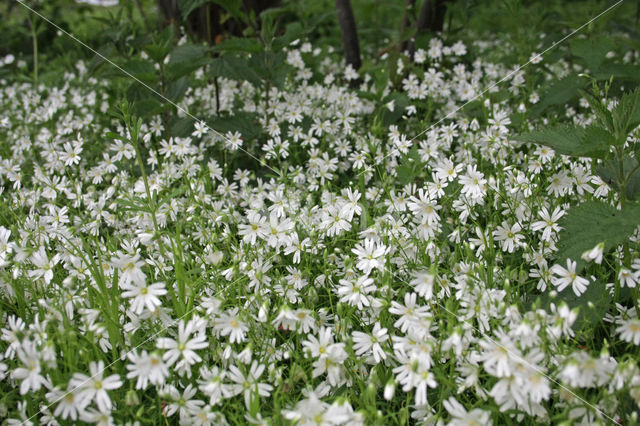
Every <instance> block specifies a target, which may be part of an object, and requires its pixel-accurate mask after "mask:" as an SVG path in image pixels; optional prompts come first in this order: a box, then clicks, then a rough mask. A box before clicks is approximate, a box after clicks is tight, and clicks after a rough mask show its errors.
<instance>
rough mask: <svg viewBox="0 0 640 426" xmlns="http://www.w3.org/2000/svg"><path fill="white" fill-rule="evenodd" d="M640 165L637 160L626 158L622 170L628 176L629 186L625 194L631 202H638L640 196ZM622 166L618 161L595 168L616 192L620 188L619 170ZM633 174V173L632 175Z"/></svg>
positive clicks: (627, 185)
mask: <svg viewBox="0 0 640 426" xmlns="http://www.w3.org/2000/svg"><path fill="white" fill-rule="evenodd" d="M638 166H640V163H639V162H638V160H637V159H635V158H630V157H628V158H625V159H624V161H623V162H622V168H623V172H624V174H625V176H627V184H626V187H625V194H626V196H627V198H628V199H629V200H636V199H637V198H638V195H640V168H638ZM619 167H620V165H619V164H618V163H617V162H616V161H607V162H606V163H604V164H598V165H596V166H595V167H594V171H595V173H596V174H597V175H598V176H600V178H601V179H602V180H603V181H605V182H606V183H607V184H609V186H611V187H612V188H613V189H614V190H615V191H619V188H618V183H617V182H618V178H617V176H618V174H619V171H618V168H619ZM632 172H633V173H632ZM629 173H631V175H629Z"/></svg>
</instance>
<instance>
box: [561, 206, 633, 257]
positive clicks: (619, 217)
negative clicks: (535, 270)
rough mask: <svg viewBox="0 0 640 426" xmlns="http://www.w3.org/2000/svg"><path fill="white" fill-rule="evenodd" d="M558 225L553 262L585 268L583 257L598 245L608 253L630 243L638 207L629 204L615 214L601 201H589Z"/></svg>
mask: <svg viewBox="0 0 640 426" xmlns="http://www.w3.org/2000/svg"><path fill="white" fill-rule="evenodd" d="M560 225H561V226H562V228H563V230H562V231H561V232H560V235H559V242H558V252H557V253H556V262H557V263H559V264H561V265H565V264H566V259H572V260H575V261H578V263H579V264H580V265H584V261H583V260H582V259H581V256H582V254H583V253H584V252H585V251H587V250H590V249H592V248H593V247H595V246H596V245H597V244H599V243H601V242H604V243H605V246H604V247H605V251H607V250H612V249H614V248H615V247H617V246H618V245H620V244H622V243H624V242H625V241H627V240H628V239H629V237H630V236H631V234H633V232H634V231H635V229H636V228H637V227H638V225H640V204H638V203H635V202H631V203H628V204H627V206H626V207H625V209H624V210H617V209H616V208H615V207H612V206H610V205H609V204H606V203H604V202H602V201H588V202H586V203H583V204H580V205H578V206H575V207H572V208H571V209H570V210H569V212H568V213H567V214H566V215H565V216H564V217H563V218H562V220H561V221H560Z"/></svg>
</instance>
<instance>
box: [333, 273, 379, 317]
mask: <svg viewBox="0 0 640 426" xmlns="http://www.w3.org/2000/svg"><path fill="white" fill-rule="evenodd" d="M375 290H376V286H375V284H374V283H373V278H369V277H368V276H366V275H365V276H362V277H359V278H358V279H357V280H356V281H353V280H350V279H349V280H347V279H342V280H340V287H338V295H340V301H341V302H346V303H348V304H350V305H351V306H357V307H358V309H363V308H364V306H370V304H371V303H370V301H369V298H368V297H367V294H369V293H371V292H373V291H375Z"/></svg>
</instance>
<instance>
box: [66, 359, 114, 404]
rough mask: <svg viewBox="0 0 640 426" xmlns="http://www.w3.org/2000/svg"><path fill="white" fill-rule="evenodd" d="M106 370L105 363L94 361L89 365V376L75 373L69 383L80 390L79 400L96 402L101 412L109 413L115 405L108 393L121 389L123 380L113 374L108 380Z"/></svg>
mask: <svg viewBox="0 0 640 426" xmlns="http://www.w3.org/2000/svg"><path fill="white" fill-rule="evenodd" d="M104 370H105V368H104V362H103V361H98V362H94V361H92V362H91V363H90V364H89V376H87V375H85V374H82V373H74V374H73V377H72V378H71V380H70V381H69V386H70V387H73V388H78V397H79V398H82V399H85V402H87V403H89V402H91V401H93V400H95V402H96V404H97V405H98V409H99V410H100V411H102V412H108V411H110V410H111V408H112V406H113V404H112V403H111V398H109V394H107V391H108V390H114V389H118V388H120V387H121V386H122V380H120V376H119V375H117V374H112V375H111V376H109V377H106V378H105V377H103V375H104Z"/></svg>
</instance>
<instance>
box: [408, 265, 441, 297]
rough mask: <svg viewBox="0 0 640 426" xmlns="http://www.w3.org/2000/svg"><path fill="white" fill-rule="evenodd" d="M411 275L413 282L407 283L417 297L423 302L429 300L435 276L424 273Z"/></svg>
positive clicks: (419, 272) (418, 272) (431, 295)
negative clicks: (422, 299)
mask: <svg viewBox="0 0 640 426" xmlns="http://www.w3.org/2000/svg"><path fill="white" fill-rule="evenodd" d="M412 274H413V277H414V278H413V280H411V282H410V283H409V284H410V285H412V286H413V288H414V289H415V291H416V292H417V293H418V295H419V296H421V297H423V298H424V299H425V300H430V299H431V298H432V297H433V282H434V279H435V276H434V275H433V274H432V273H430V272H426V271H415V272H413V273H412Z"/></svg>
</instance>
